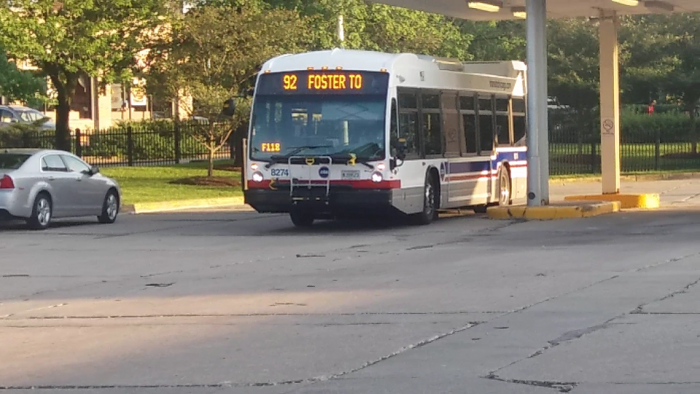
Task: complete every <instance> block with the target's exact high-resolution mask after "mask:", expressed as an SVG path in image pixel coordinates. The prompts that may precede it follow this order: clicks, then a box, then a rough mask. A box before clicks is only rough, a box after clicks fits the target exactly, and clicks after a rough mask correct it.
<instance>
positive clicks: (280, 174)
mask: <svg viewBox="0 0 700 394" xmlns="http://www.w3.org/2000/svg"><path fill="white" fill-rule="evenodd" d="M270 175H271V176H272V177H273V178H289V168H273V169H271V170H270Z"/></svg>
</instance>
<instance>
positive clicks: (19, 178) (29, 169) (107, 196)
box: [0, 149, 121, 230]
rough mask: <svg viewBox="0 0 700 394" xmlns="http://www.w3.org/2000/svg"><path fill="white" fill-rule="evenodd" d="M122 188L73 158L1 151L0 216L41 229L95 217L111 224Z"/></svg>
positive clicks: (40, 151)
mask: <svg viewBox="0 0 700 394" xmlns="http://www.w3.org/2000/svg"><path fill="white" fill-rule="evenodd" d="M120 202H121V190H120V188H119V185H118V184H117V182H116V181H114V180H113V179H111V178H108V177H106V176H104V175H102V174H100V172H99V170H98V169H97V168H96V167H92V166H90V165H89V164H87V163H85V162H84V161H83V160H81V159H80V158H78V157H77V156H75V155H72V154H70V153H68V152H64V151H56V150H45V149H3V150H0V218H2V217H5V218H20V219H25V220H26V221H27V224H28V225H29V226H30V227H31V228H33V229H38V230H42V229H45V228H47V227H49V225H50V224H51V220H52V219H53V218H65V217H81V216H97V218H98V220H99V222H100V223H114V221H115V220H116V219H117V215H118V214H119V208H120Z"/></svg>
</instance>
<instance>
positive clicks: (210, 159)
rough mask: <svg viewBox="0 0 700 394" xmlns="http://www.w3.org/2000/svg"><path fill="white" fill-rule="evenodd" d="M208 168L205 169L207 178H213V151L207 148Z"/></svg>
mask: <svg viewBox="0 0 700 394" xmlns="http://www.w3.org/2000/svg"><path fill="white" fill-rule="evenodd" d="M208 154H209V166H208V167H207V176H208V177H210V178H211V177H213V176H214V150H213V149H211V148H209V153H208Z"/></svg>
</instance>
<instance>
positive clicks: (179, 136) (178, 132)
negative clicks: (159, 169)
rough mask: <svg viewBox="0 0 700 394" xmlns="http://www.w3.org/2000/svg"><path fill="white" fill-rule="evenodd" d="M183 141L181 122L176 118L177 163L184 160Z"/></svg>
mask: <svg viewBox="0 0 700 394" xmlns="http://www.w3.org/2000/svg"><path fill="white" fill-rule="evenodd" d="M181 141H182V133H181V130H180V122H179V121H178V120H177V119H175V164H180V161H181V160H182V146H180V142H181Z"/></svg>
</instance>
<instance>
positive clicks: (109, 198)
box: [97, 190, 119, 224]
mask: <svg viewBox="0 0 700 394" xmlns="http://www.w3.org/2000/svg"><path fill="white" fill-rule="evenodd" d="M117 215H119V196H117V192H115V191H114V190H110V191H108V192H107V195H106V196H105V200H104V202H103V203H102V214H101V215H100V216H98V217H97V220H99V221H100V223H105V224H110V223H114V222H115V221H116V220H117Z"/></svg>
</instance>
